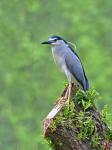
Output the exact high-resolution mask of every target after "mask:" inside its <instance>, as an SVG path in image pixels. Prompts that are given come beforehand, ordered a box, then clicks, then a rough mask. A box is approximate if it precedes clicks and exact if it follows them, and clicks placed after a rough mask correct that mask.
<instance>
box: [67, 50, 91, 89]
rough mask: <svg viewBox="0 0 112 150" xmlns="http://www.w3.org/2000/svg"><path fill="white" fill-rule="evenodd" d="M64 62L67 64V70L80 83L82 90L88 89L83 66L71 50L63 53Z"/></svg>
mask: <svg viewBox="0 0 112 150" xmlns="http://www.w3.org/2000/svg"><path fill="white" fill-rule="evenodd" d="M65 63H66V65H67V68H68V70H69V71H70V72H71V73H72V75H73V76H74V77H75V78H76V80H77V81H78V82H79V83H80V84H81V86H82V87H83V89H84V90H88V89H89V84H88V80H87V78H86V75H85V72H84V68H83V66H82V64H81V61H80V59H79V57H78V56H77V54H75V52H73V51H69V52H68V53H66V55H65Z"/></svg>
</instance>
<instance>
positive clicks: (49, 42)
mask: <svg viewBox="0 0 112 150" xmlns="http://www.w3.org/2000/svg"><path fill="white" fill-rule="evenodd" d="M51 43H52V42H51V41H44V42H42V43H41V44H51Z"/></svg>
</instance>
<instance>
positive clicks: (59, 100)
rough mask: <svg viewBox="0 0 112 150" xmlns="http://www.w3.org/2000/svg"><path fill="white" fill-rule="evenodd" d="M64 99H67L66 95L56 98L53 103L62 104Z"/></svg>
mask: <svg viewBox="0 0 112 150" xmlns="http://www.w3.org/2000/svg"><path fill="white" fill-rule="evenodd" d="M66 101H67V98H66V97H61V98H58V99H57V101H56V102H55V105H59V104H64V103H65V102H66Z"/></svg>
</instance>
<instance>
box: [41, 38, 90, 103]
mask: <svg viewBox="0 0 112 150" xmlns="http://www.w3.org/2000/svg"><path fill="white" fill-rule="evenodd" d="M42 44H50V45H51V46H52V54H53V57H54V61H55V63H56V64H57V65H58V66H59V68H60V69H61V71H62V72H64V74H65V75H66V76H67V79H68V82H69V86H68V90H67V91H68V92H67V93H68V94H67V97H66V98H68V103H69V100H70V93H71V86H72V83H74V84H75V85H78V86H79V87H80V88H81V89H83V90H84V91H86V90H88V89H89V83H88V80H87V77H86V74H85V71H84V68H83V66H82V63H81V61H80V59H79V57H78V55H77V54H76V52H75V51H74V50H73V49H72V48H71V46H70V44H69V42H67V41H65V40H64V39H63V38H62V37H59V36H52V37H50V38H49V39H48V41H45V42H42Z"/></svg>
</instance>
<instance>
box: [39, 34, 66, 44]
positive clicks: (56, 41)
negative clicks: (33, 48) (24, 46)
mask: <svg viewBox="0 0 112 150" xmlns="http://www.w3.org/2000/svg"><path fill="white" fill-rule="evenodd" d="M64 43H67V42H66V41H65V40H64V39H63V38H62V37H60V36H51V37H50V38H49V39H48V41H44V42H42V43H41V44H50V45H52V46H56V45H61V44H64Z"/></svg>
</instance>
